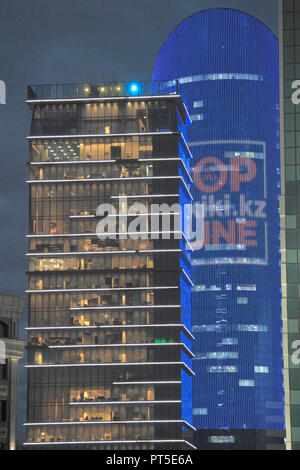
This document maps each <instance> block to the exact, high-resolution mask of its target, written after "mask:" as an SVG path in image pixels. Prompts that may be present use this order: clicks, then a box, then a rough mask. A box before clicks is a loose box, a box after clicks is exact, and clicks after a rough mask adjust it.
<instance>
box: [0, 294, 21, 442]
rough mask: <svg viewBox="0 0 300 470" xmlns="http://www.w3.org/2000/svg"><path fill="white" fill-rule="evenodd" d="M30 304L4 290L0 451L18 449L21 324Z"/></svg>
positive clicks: (0, 308) (0, 309)
mask: <svg viewBox="0 0 300 470" xmlns="http://www.w3.org/2000/svg"><path fill="white" fill-rule="evenodd" d="M25 305H26V297H25V296H23V295H16V294H10V293H8V292H0V450H16V446H17V444H16V426H17V396H18V377H19V360H20V359H22V357H23V356H24V348H25V343H24V341H21V340H19V339H18V326H19V321H20V320H21V317H22V314H23V312H24V308H25Z"/></svg>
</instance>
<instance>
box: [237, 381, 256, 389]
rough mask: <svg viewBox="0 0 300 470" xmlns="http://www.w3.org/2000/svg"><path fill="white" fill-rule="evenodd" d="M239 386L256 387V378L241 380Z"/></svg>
mask: <svg viewBox="0 0 300 470" xmlns="http://www.w3.org/2000/svg"><path fill="white" fill-rule="evenodd" d="M239 387H254V380H239Z"/></svg>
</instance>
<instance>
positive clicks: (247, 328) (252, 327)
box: [237, 325, 268, 333]
mask: <svg viewBox="0 0 300 470" xmlns="http://www.w3.org/2000/svg"><path fill="white" fill-rule="evenodd" d="M237 330H238V331H257V332H263V333H266V332H267V331H268V327H267V326H266V325H237Z"/></svg>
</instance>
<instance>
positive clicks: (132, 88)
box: [27, 80, 182, 100]
mask: <svg viewBox="0 0 300 470" xmlns="http://www.w3.org/2000/svg"><path fill="white" fill-rule="evenodd" d="M170 94H180V95H181V96H182V89H181V86H180V84H179V82H178V81H177V80H174V85H173V86H170V83H169V82H167V81H164V80H159V81H142V82H141V81H131V82H99V83H64V84H49V85H29V86H28V88H27V98H28V100H49V99H80V98H112V97H134V96H159V95H170Z"/></svg>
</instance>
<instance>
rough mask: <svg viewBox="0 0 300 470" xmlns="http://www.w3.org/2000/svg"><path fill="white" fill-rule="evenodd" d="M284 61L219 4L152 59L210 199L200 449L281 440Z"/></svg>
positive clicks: (197, 364)
mask: <svg viewBox="0 0 300 470" xmlns="http://www.w3.org/2000/svg"><path fill="white" fill-rule="evenodd" d="M278 64H279V61H278V41H277V39H276V38H275V37H274V35H273V34H272V33H271V31H270V30H268V28H267V27H266V26H265V25H263V24H262V23H261V22H259V21H258V20H256V19H255V18H253V17H251V16H249V15H247V14H245V13H242V12H240V11H237V10H231V9H222V8H218V9H210V10H205V11H200V12H198V13H196V14H194V15H192V16H190V17H189V18H187V19H186V20H184V21H183V22H182V23H180V24H179V25H178V26H177V27H176V28H175V30H174V31H173V32H172V33H171V34H170V35H169V37H168V38H167V40H166V41H165V43H164V44H163V46H162V47H161V49H160V51H159V54H158V56H157V59H156V62H155V66H154V71H153V76H152V78H153V80H154V81H155V80H165V81H166V89H168V87H169V86H170V87H171V86H174V84H175V83H178V84H179V85H180V86H181V87H182V88H183V91H184V94H185V97H186V99H187V102H188V105H189V107H190V109H191V110H192V111H191V119H192V121H193V124H192V126H190V127H189V128H188V129H187V141H188V143H189V146H190V148H191V149H192V152H193V156H194V159H193V165H192V173H193V180H194V185H193V187H192V194H193V197H194V201H198V202H201V203H202V204H204V205H205V230H204V248H203V249H195V251H194V252H193V254H192V264H193V266H194V269H193V272H192V275H193V277H192V280H193V282H194V284H195V287H194V288H193V294H192V324H193V326H192V328H193V333H194V334H195V337H196V341H195V342H194V343H193V352H194V354H195V358H194V360H193V363H194V371H195V378H194V384H193V414H194V425H195V427H196V428H197V430H199V433H197V436H198V438H197V439H198V442H197V445H199V448H211V449H217V448H247V446H248V447H249V448H264V447H268V446H269V447H268V448H273V447H274V446H275V447H276V446H277V445H278V447H279V448H280V447H281V448H282V446H283V444H284V442H283V439H284V432H285V431H284V429H285V423H284V388H283V374H282V369H283V360H282V334H281V332H282V320H281V292H280V253H279V250H280V243H279V232H280V228H279V223H280V219H279V195H280V156H279V73H278V70H279V66H278ZM291 204H292V203H291ZM294 217H295V216H294ZM295 219H296V217H295ZM295 223H296V222H295ZM295 243H296V242H295ZM294 253H297V251H296V247H295V249H294ZM295 256H297V254H296V255H295ZM296 295H297V294H296ZM218 436H219V437H218Z"/></svg>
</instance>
